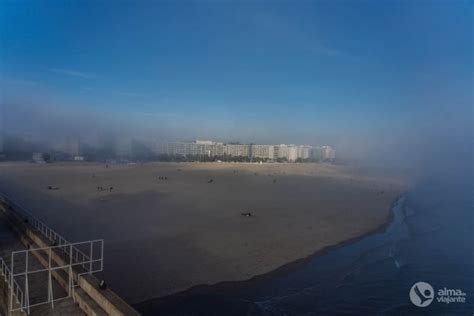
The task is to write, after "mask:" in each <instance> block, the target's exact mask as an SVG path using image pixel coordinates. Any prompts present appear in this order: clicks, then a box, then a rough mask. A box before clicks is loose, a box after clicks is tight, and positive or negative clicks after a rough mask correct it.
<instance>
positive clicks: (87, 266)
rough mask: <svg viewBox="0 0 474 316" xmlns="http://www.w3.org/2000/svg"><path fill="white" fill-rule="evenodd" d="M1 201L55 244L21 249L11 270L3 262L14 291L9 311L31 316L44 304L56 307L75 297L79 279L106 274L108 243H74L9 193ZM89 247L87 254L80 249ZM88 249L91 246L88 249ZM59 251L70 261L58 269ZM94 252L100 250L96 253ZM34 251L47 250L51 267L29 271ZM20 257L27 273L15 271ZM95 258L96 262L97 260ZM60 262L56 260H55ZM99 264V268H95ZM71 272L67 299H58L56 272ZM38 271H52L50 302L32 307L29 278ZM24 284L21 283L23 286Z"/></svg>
mask: <svg viewBox="0 0 474 316" xmlns="http://www.w3.org/2000/svg"><path fill="white" fill-rule="evenodd" d="M0 200H1V201H3V202H5V203H6V204H7V205H8V206H9V208H8V210H9V211H11V212H12V213H13V214H14V215H16V216H18V217H20V218H21V219H23V220H24V221H25V222H27V223H28V224H29V225H30V226H32V227H33V229H35V230H37V231H38V232H39V233H41V234H42V235H43V236H44V237H45V238H47V239H48V240H49V241H50V242H51V243H52V246H50V247H46V248H32V249H28V250H20V251H14V252H12V258H11V268H10V269H9V268H8V265H7V264H6V262H5V261H4V260H3V259H1V257H0V260H1V274H2V276H3V277H4V279H5V280H6V282H7V283H8V288H9V290H10V298H9V312H13V311H18V310H21V311H24V312H26V313H27V314H29V313H30V307H33V306H37V305H42V304H48V303H49V304H51V306H52V307H54V302H57V301H59V300H62V299H66V298H68V297H71V296H72V297H74V291H75V287H77V286H78V284H79V277H80V276H81V275H85V274H92V273H95V272H100V271H103V268H104V262H103V258H104V240H103V239H97V240H91V241H85V242H76V243H71V242H69V241H67V240H66V238H64V237H63V236H61V235H60V234H58V233H57V232H56V231H54V230H53V229H52V228H50V227H49V226H48V225H46V224H45V223H44V222H42V221H41V220H39V219H37V218H36V217H35V216H33V215H32V214H31V213H30V212H28V211H27V210H26V209H25V208H23V207H21V206H19V205H18V204H17V203H15V202H13V200H12V199H10V198H8V197H7V196H6V195H5V194H3V193H0ZM81 246H82V247H86V248H87V250H86V252H87V253H88V254H86V253H85V252H84V251H82V250H81V249H79V248H80V247H81ZM87 246H88V247H87ZM55 249H58V250H61V251H62V252H63V253H64V254H65V255H66V256H67V257H66V258H65V259H66V260H63V261H64V262H63V264H59V262H56V263H57V264H58V265H57V266H54V267H53V266H52V256H51V255H52V252H54V250H55ZM94 249H96V253H94ZM34 251H43V252H46V253H47V254H48V261H49V264H48V267H45V268H44V269H36V270H29V263H28V257H29V254H30V253H32V252H34ZM19 254H25V271H22V272H14V273H12V271H16V270H15V268H14V263H15V256H16V255H19ZM94 258H95V259H94ZM54 261H56V260H54ZM94 264H96V265H94ZM79 266H80V267H82V268H83V269H84V271H85V272H80V271H77V272H76V273H74V272H73V268H75V267H79ZM61 269H62V270H67V271H68V272H67V278H68V289H67V294H68V295H67V296H66V297H61V298H57V297H56V298H54V296H53V290H52V275H51V274H52V273H53V272H54V271H56V270H61ZM38 272H48V275H49V277H48V300H47V301H43V302H40V303H35V304H30V297H29V292H30V291H29V285H28V275H30V274H32V273H38ZM18 277H20V278H24V288H23V289H22V288H21V287H20V285H19V284H18V282H17V280H16V278H18ZM22 282H23V281H21V282H20V283H22ZM13 297H15V300H16V302H17V303H18V305H19V307H14V306H13V303H14V302H13V299H14V298H13Z"/></svg>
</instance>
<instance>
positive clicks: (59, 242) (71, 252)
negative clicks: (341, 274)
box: [0, 193, 90, 271]
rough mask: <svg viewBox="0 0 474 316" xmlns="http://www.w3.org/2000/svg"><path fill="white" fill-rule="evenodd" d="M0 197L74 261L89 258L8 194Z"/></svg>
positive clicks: (1, 194) (84, 266)
mask: <svg viewBox="0 0 474 316" xmlns="http://www.w3.org/2000/svg"><path fill="white" fill-rule="evenodd" d="M0 199H2V200H3V201H4V202H5V203H6V204H7V205H8V206H9V207H10V210H12V211H13V212H14V213H15V214H16V215H18V216H20V217H21V218H23V220H25V221H26V222H27V223H29V224H30V225H31V226H32V227H33V228H35V229H36V230H37V231H38V232H40V233H41V234H42V235H43V236H44V237H46V238H47V239H48V240H49V241H50V242H51V243H52V244H53V246H59V248H60V249H61V250H62V251H63V252H64V253H66V254H67V255H68V256H71V257H72V258H73V260H76V262H84V261H89V260H90V258H89V256H87V255H86V254H85V253H84V252H82V251H81V250H80V249H78V248H77V247H72V248H71V247H70V245H71V243H70V242H69V241H67V240H66V238H64V237H63V236H61V235H60V234H58V233H57V232H56V231H54V230H53V229H52V228H51V227H49V226H48V225H46V224H45V223H44V222H42V221H41V220H39V219H38V218H36V217H35V216H34V215H33V214H31V213H30V212H28V211H27V210H26V209H25V208H24V207H22V206H20V205H19V204H18V203H16V202H14V201H13V200H12V199H10V198H9V197H8V196H6V195H5V194H3V193H0ZM79 259H82V260H79ZM83 268H84V269H86V270H87V271H88V267H87V266H86V265H83Z"/></svg>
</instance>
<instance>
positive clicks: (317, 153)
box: [154, 140, 336, 161]
mask: <svg viewBox="0 0 474 316" xmlns="http://www.w3.org/2000/svg"><path fill="white" fill-rule="evenodd" d="M154 149H155V150H154V151H155V152H156V153H157V154H162V155H171V156H208V157H225V156H228V157H246V158H249V159H262V160H287V161H297V160H298V158H299V159H302V160H309V159H314V160H323V161H325V160H329V161H330V160H334V159H335V156H336V152H335V150H334V149H333V148H331V147H330V146H309V145H285V144H280V145H259V144H224V143H218V142H213V141H202V140H196V141H194V142H170V143H158V144H156V147H155V148H154Z"/></svg>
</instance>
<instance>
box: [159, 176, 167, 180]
mask: <svg viewBox="0 0 474 316" xmlns="http://www.w3.org/2000/svg"><path fill="white" fill-rule="evenodd" d="M158 180H168V177H162V176H158Z"/></svg>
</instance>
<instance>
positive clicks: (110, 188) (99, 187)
mask: <svg viewBox="0 0 474 316" xmlns="http://www.w3.org/2000/svg"><path fill="white" fill-rule="evenodd" d="M113 189H114V187H109V192H112V191H113ZM106 190H107V188H104V187H103V186H101V185H100V186H98V187H97V191H99V192H102V191H106Z"/></svg>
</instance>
